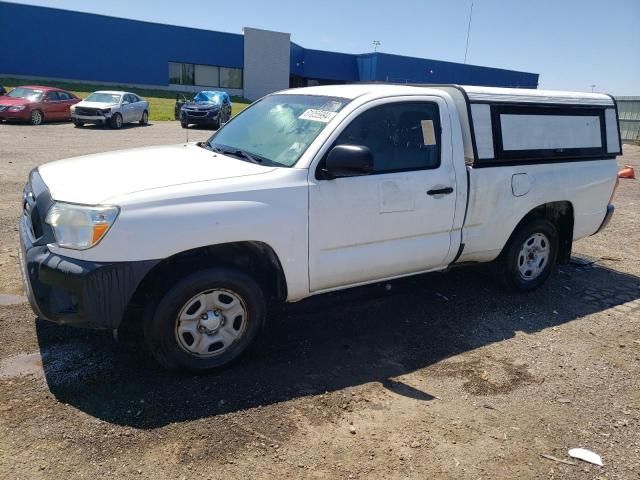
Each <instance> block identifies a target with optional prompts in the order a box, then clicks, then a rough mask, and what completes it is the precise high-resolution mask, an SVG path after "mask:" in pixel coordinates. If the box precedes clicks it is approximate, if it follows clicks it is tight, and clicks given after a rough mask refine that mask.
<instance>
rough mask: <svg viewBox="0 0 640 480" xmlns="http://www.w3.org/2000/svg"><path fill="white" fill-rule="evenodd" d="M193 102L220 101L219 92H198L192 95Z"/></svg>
mask: <svg viewBox="0 0 640 480" xmlns="http://www.w3.org/2000/svg"><path fill="white" fill-rule="evenodd" d="M193 101H194V102H211V103H220V102H221V101H222V99H221V97H220V93H219V92H199V93H198V94H197V95H196V96H195V97H193Z"/></svg>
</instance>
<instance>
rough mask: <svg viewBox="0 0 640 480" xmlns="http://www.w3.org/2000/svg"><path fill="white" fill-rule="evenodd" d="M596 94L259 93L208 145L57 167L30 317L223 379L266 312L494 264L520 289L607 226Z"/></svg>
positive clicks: (26, 243) (384, 88) (601, 106)
mask: <svg viewBox="0 0 640 480" xmlns="http://www.w3.org/2000/svg"><path fill="white" fill-rule="evenodd" d="M620 152H621V144H620V136H619V133H618V123H617V108H616V104H615V101H614V100H613V99H612V98H611V97H609V96H607V95H601V94H587V93H567V92H549V91H537V90H517V89H496V88H480V87H459V86H429V87H424V86H423V87H419V86H395V85H382V84H379V85H365V84H356V85H341V86H325V87H312V88H301V89H294V90H287V91H283V92H279V93H276V94H272V95H269V96H267V97H265V98H263V99H261V100H259V101H257V102H255V103H254V104H253V105H252V106H251V107H249V108H248V109H246V110H245V111H244V112H242V113H241V114H240V115H238V116H237V117H235V118H234V119H232V120H231V121H230V122H229V123H228V124H226V125H225V126H224V127H223V128H221V129H220V130H219V131H217V132H216V133H215V134H214V135H213V136H212V137H211V138H210V139H209V140H208V141H207V142H202V143H198V144H184V145H175V146H165V147H151V148H141V149H134V150H124V151H118V152H112V153H105V154H98V155H89V156H84V157H79V158H72V159H68V160H62V161H56V162H52V163H48V164H45V165H42V166H40V167H39V168H37V169H35V170H34V171H33V172H31V174H30V177H29V181H28V183H27V185H26V187H25V190H24V198H23V201H24V215H23V217H22V219H21V222H20V232H21V267H22V272H23V278H24V283H25V288H26V291H27V295H28V297H29V299H30V302H31V306H32V308H33V310H34V312H35V313H36V314H37V315H38V316H39V317H41V318H44V319H47V320H51V321H54V322H58V323H63V324H71V325H79V326H89V327H94V328H107V329H117V328H119V327H121V326H122V325H123V324H125V323H127V322H130V321H132V322H136V321H137V322H142V323H143V326H144V334H145V339H146V343H147V345H148V347H149V349H150V351H151V352H152V354H153V355H154V356H155V358H156V359H157V360H158V361H159V362H160V363H161V364H162V365H164V366H166V367H168V368H182V369H190V370H196V371H203V370H209V369H213V368H217V367H221V366H223V365H226V364H227V363H229V362H230V361H232V360H234V359H235V358H237V357H238V355H240V354H241V353H242V352H243V351H245V350H246V349H247V347H249V345H250V344H251V343H252V341H253V340H254V339H255V338H256V336H257V335H258V334H259V332H260V330H261V328H262V327H263V326H264V324H265V319H266V316H267V306H268V305H270V304H271V302H272V301H281V302H282V301H287V302H295V301H297V300H301V299H303V298H305V297H309V296H311V295H315V294H319V293H323V292H328V291H331V290H338V289H344V288H348V287H352V286H356V285H362V284H366V283H371V282H378V281H382V280H389V279H393V278H397V277H402V276H406V275H413V274H417V273H422V272H430V271H436V270H445V269H448V268H450V267H452V266H454V265H465V264H471V263H478V262H493V265H494V268H493V270H494V271H495V272H496V273H497V275H498V277H499V279H500V280H501V281H502V283H503V284H504V285H506V286H507V287H510V288H513V289H517V290H530V289H532V288H535V287H537V286H539V285H540V284H541V283H542V282H544V280H545V279H546V278H547V277H548V276H549V274H550V272H551V271H552V269H553V267H554V264H555V263H556V262H566V261H567V260H568V259H569V256H570V252H571V245H572V242H573V241H575V240H578V239H580V238H583V237H586V236H588V235H592V234H594V233H596V232H597V231H599V230H600V229H602V228H603V227H604V225H605V224H606V223H607V221H608V220H609V218H610V216H611V214H612V212H613V206H612V204H611V199H612V197H613V193H614V190H615V186H616V182H617V175H616V172H617V168H616V161H615V158H616V155H619V154H620Z"/></svg>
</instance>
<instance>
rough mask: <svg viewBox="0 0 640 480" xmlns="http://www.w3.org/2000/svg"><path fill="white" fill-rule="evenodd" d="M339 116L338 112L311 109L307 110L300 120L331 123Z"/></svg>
mask: <svg viewBox="0 0 640 480" xmlns="http://www.w3.org/2000/svg"><path fill="white" fill-rule="evenodd" d="M337 114H338V113H337V112H328V111H326V110H315V109H313V108H310V109H308V110H305V111H304V113H303V114H302V115H300V116H299V117H298V118H299V119H300V120H311V121H312V122H322V123H329V122H330V121H331V120H332V119H333V117H335V116H336V115H337Z"/></svg>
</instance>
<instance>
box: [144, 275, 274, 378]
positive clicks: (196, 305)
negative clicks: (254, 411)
mask: <svg viewBox="0 0 640 480" xmlns="http://www.w3.org/2000/svg"><path fill="white" fill-rule="evenodd" d="M265 316H266V304H265V300H264V295H263V293H262V290H261V288H260V287H259V286H258V284H257V283H256V282H255V281H254V280H253V279H252V278H251V277H250V276H249V275H247V274H245V273H243V272H241V271H239V270H236V269H231V268H212V269H207V270H202V271H199V272H196V273H193V274H191V275H189V276H188V277H186V278H183V279H182V280H180V281H178V282H177V283H176V284H175V285H174V286H173V287H172V288H171V289H169V291H168V292H167V293H166V294H165V295H164V296H163V297H162V299H161V300H160V302H159V303H158V306H157V308H156V310H155V313H154V314H153V315H149V316H148V318H147V319H146V321H145V325H144V333H145V341H146V343H147V346H148V348H149V350H150V351H151V353H152V355H153V356H154V357H155V359H156V360H157V361H158V362H159V363H160V364H161V365H163V366H164V367H166V368H169V369H171V370H190V371H195V372H205V371H209V370H214V369H218V368H221V367H224V366H226V365H228V364H229V363H231V362H232V361H233V360H235V359H236V358H238V357H239V356H240V355H241V354H242V353H243V352H245V351H246V350H247V349H248V348H249V347H250V345H251V344H252V343H253V341H254V340H255V339H256V337H257V336H258V333H259V332H260V330H261V329H262V326H263V324H264V322H265Z"/></svg>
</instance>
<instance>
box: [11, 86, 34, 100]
mask: <svg viewBox="0 0 640 480" xmlns="http://www.w3.org/2000/svg"><path fill="white" fill-rule="evenodd" d="M7 96H8V97H13V98H28V99H29V100H40V99H41V98H42V90H37V89H35V88H23V87H18V88H14V89H13V90H11V91H10V92H9V93H8V94H7Z"/></svg>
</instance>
